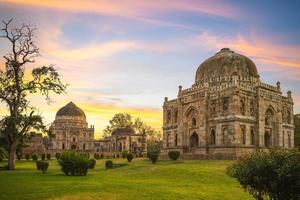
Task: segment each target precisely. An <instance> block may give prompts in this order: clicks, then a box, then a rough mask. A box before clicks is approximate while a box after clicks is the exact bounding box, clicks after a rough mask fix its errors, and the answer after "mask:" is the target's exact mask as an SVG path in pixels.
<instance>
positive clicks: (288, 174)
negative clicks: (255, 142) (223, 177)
mask: <svg viewBox="0 0 300 200" xmlns="http://www.w3.org/2000/svg"><path fill="white" fill-rule="evenodd" d="M227 174H228V175H230V176H232V177H235V178H236V179H237V180H238V181H239V183H240V184H241V186H242V187H243V188H244V189H245V190H246V191H248V192H249V193H250V194H251V195H252V196H253V197H255V199H258V200H263V199H272V200H297V199H300V152H299V151H295V150H280V149H277V150H271V151H270V152H264V151H257V152H255V153H253V154H252V155H249V156H247V157H245V158H243V159H240V160H239V161H238V162H237V163H236V164H234V165H232V166H230V167H229V168H228V169H227Z"/></svg>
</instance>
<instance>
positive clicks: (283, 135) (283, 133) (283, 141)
mask: <svg viewBox="0 0 300 200" xmlns="http://www.w3.org/2000/svg"><path fill="white" fill-rule="evenodd" d="M284 137H285V132H284V131H282V147H284V146H285V144H284V143H285V140H284Z"/></svg>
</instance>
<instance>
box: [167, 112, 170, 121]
mask: <svg viewBox="0 0 300 200" xmlns="http://www.w3.org/2000/svg"><path fill="white" fill-rule="evenodd" d="M170 122H171V111H170V110H168V111H167V123H170Z"/></svg>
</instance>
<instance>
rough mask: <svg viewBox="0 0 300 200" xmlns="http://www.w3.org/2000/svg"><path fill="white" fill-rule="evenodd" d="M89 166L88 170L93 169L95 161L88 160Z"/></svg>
mask: <svg viewBox="0 0 300 200" xmlns="http://www.w3.org/2000/svg"><path fill="white" fill-rule="evenodd" d="M89 165H90V169H94V168H95V165H96V160H95V159H90V160H89Z"/></svg>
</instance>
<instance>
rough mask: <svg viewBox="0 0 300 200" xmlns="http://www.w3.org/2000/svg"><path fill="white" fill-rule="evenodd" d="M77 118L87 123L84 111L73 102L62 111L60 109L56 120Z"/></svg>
mask: <svg viewBox="0 0 300 200" xmlns="http://www.w3.org/2000/svg"><path fill="white" fill-rule="evenodd" d="M62 117H63V118H70V117H72V118H76V119H79V120H84V121H86V117H85V114H84V112H83V110H81V109H80V108H79V107H77V106H76V105H75V104H74V103H73V102H70V103H68V104H67V105H65V106H64V107H62V108H61V109H59V110H58V111H57V113H56V119H58V118H62Z"/></svg>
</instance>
